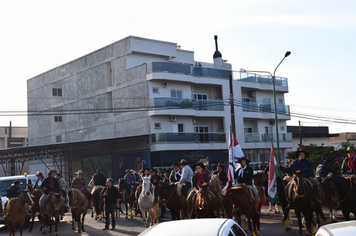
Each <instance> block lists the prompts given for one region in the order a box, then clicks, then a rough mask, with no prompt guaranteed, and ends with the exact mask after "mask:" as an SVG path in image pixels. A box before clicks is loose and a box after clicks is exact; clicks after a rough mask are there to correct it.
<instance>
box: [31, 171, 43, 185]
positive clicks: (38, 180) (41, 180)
mask: <svg viewBox="0 0 356 236" xmlns="http://www.w3.org/2000/svg"><path fill="white" fill-rule="evenodd" d="M36 176H37V180H36V182H35V185H34V186H33V188H34V189H38V188H40V187H41V184H42V182H43V179H44V177H43V174H42V173H41V172H39V171H38V172H37V174H36Z"/></svg>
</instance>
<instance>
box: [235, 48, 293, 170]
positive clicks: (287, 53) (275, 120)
mask: <svg viewBox="0 0 356 236" xmlns="http://www.w3.org/2000/svg"><path fill="white" fill-rule="evenodd" d="M290 54H291V52H290V51H287V52H286V53H285V54H284V57H283V59H282V60H281V61H280V62H279V64H278V65H277V67H276V68H275V69H274V72H273V75H272V74H271V72H269V71H251V70H244V69H241V71H243V72H257V73H267V74H269V75H270V76H271V77H272V85H273V101H274V123H275V125H276V136H277V140H276V141H277V159H278V163H279V164H280V163H281V157H280V153H279V132H278V116H277V102H276V71H277V69H278V67H279V65H280V64H281V63H282V62H283V60H284V59H285V58H286V57H288V56H289V55H290Z"/></svg>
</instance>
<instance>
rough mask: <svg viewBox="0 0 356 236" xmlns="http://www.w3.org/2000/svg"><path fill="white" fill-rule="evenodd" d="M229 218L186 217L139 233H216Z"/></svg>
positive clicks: (158, 235) (162, 235) (165, 234)
mask: <svg viewBox="0 0 356 236" xmlns="http://www.w3.org/2000/svg"><path fill="white" fill-rule="evenodd" d="M228 221H230V219H223V218H215V219H209V218H207V219H188V220H176V221H169V222H164V223H160V224H157V225H154V226H153V227H152V228H150V229H148V230H146V231H144V232H143V233H141V234H140V235H141V236H144V235H154V236H167V232H168V234H169V236H174V235H179V236H180V235H205V236H209V235H218V234H219V231H220V229H221V227H222V226H223V225H224V224H225V223H226V222H228Z"/></svg>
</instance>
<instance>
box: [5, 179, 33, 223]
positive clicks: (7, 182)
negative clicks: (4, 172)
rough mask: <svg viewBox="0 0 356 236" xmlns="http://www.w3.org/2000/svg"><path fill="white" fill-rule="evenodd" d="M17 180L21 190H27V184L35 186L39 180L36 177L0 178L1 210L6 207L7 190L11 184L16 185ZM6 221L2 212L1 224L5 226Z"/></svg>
mask: <svg viewBox="0 0 356 236" xmlns="http://www.w3.org/2000/svg"><path fill="white" fill-rule="evenodd" d="M15 180H18V181H20V183H21V184H20V188H21V189H25V188H26V186H27V184H30V183H31V184H34V183H35V182H36V180H37V177H36V175H27V174H26V173H25V174H24V175H17V176H7V177H1V178H0V196H1V201H0V202H1V208H3V207H4V204H5V202H6V201H7V197H6V190H7V189H8V188H9V187H11V184H13V183H14V181H15ZM4 223H5V219H4V215H3V212H2V210H1V211H0V224H4Z"/></svg>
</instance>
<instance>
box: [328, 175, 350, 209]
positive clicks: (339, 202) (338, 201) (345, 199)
mask: <svg viewBox="0 0 356 236" xmlns="http://www.w3.org/2000/svg"><path fill="white" fill-rule="evenodd" d="M350 186H351V188H350V192H349V193H348V194H347V196H346V197H345V198H344V199H342V200H341V201H336V200H334V198H333V196H331V199H332V200H333V201H334V202H336V203H338V204H339V203H341V202H343V201H345V200H346V199H347V198H348V197H349V196H350V194H351V192H352V180H351V179H350Z"/></svg>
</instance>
